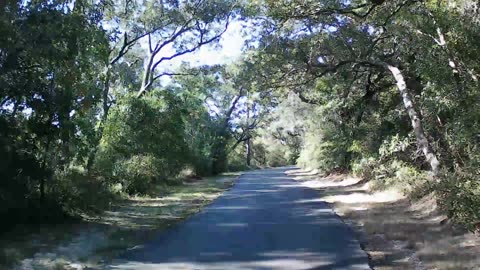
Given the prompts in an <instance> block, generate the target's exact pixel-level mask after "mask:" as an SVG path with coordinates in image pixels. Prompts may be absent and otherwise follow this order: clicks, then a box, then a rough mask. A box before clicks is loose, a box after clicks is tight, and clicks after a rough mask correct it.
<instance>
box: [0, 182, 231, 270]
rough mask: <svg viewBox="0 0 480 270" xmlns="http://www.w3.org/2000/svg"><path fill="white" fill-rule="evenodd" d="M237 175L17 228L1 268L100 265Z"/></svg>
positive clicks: (214, 193) (194, 209)
mask: <svg viewBox="0 0 480 270" xmlns="http://www.w3.org/2000/svg"><path fill="white" fill-rule="evenodd" d="M238 175H239V174H228V175H222V176H221V177H210V178H205V179H202V180H198V181H195V182H189V183H184V184H183V185H179V186H173V187H170V188H169V191H168V192H166V191H165V190H164V189H163V190H159V191H158V193H157V194H162V195H161V196H150V197H131V198H128V199H126V200H124V201H122V202H120V203H118V204H116V205H115V206H113V207H112V209H111V210H110V211H106V212H104V213H102V215H99V216H85V217H84V221H82V222H79V223H75V224H63V225H57V226H52V225H48V226H47V225H45V226H41V227H38V228H23V229H20V228H18V229H17V230H15V231H13V232H12V233H11V234H9V235H8V239H3V240H2V241H1V242H0V248H1V249H2V251H3V252H0V255H1V254H3V258H0V269H22V270H23V269H35V270H37V269H38V270H43V269H45V270H46V269H59V270H61V269H103V266H104V265H105V263H107V262H108V261H109V260H111V259H112V258H114V257H115V256H117V255H119V254H120V253H122V252H124V251H125V250H128V249H134V248H137V247H138V246H139V245H141V244H142V243H144V242H145V241H147V240H148V239H150V238H151V237H152V235H154V234H157V233H158V232H159V231H161V230H162V229H165V228H167V227H169V226H172V225H174V224H175V223H177V222H179V221H181V220H183V219H184V218H185V217H187V216H189V215H192V214H194V213H196V212H198V211H200V210H201V209H202V207H204V206H205V205H206V204H208V203H210V202H211V201H212V200H214V199H215V198H217V197H218V196H219V195H220V194H221V193H222V192H223V191H225V190H226V189H228V188H230V187H231V186H232V185H233V181H234V180H235V179H236V177H237V176H238ZM12 265H14V266H12Z"/></svg>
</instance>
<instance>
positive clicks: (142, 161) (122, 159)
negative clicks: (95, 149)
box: [95, 92, 189, 193]
mask: <svg viewBox="0 0 480 270" xmlns="http://www.w3.org/2000/svg"><path fill="white" fill-rule="evenodd" d="M178 104H179V101H178V100H177V99H175V98H174V97H173V96H171V95H170V94H168V93H167V92H161V93H158V92H153V93H151V94H149V95H147V96H145V97H144V98H142V99H138V98H137V97H136V96H135V95H127V96H125V97H124V98H123V99H122V100H121V101H119V103H118V104H117V106H116V107H115V108H113V109H112V110H111V111H110V114H109V117H108V119H107V121H106V123H105V127H104V131H103V137H102V140H101V142H100V150H99V153H98V155H97V161H96V164H95V168H96V170H98V171H99V172H101V174H102V175H105V176H107V177H108V178H110V179H111V181H113V182H118V183H121V184H123V186H124V188H125V190H126V191H128V192H129V193H137V192H139V193H144V192H146V190H147V189H148V187H149V184H151V183H153V182H157V183H158V182H161V181H167V180H168V178H170V177H173V176H175V175H176V174H178V173H179V172H180V170H181V169H182V168H183V167H184V166H185V165H186V163H187V161H188V160H189V153H188V151H187V144H186V142H185V137H184V127H183V125H182V111H181V110H180V107H179V106H178ZM145 123H148V125H145Z"/></svg>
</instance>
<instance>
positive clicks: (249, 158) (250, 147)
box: [246, 138, 252, 166]
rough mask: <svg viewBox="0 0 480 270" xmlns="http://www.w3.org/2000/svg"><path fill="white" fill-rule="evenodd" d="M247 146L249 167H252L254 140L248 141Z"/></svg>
mask: <svg viewBox="0 0 480 270" xmlns="http://www.w3.org/2000/svg"><path fill="white" fill-rule="evenodd" d="M246 146H247V166H250V165H251V164H252V139H250V138H249V139H248V140H247V141H246Z"/></svg>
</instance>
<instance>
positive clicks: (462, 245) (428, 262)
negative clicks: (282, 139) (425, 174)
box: [288, 170, 480, 270]
mask: <svg viewBox="0 0 480 270" xmlns="http://www.w3.org/2000/svg"><path fill="white" fill-rule="evenodd" d="M288 174H290V175H291V176H293V177H294V178H295V179H296V180H297V181H301V182H302V184H303V185H305V186H308V187H311V188H314V189H317V190H319V191H321V192H319V196H321V198H322V199H323V200H325V201H327V202H328V203H330V204H331V206H332V207H333V208H334V210H335V211H336V212H337V214H338V215H340V216H341V217H342V218H343V220H344V221H345V222H346V223H348V224H350V225H351V226H352V228H354V230H355V231H356V232H357V235H358V238H359V240H360V242H361V243H362V247H363V248H364V250H365V251H366V252H367V253H368V254H369V257H370V260H371V265H372V266H373V268H374V269H379V270H380V269H381V270H387V269H388V270H391V269H419V270H420V269H480V237H479V236H477V235H474V234H472V233H470V232H467V231H466V230H464V229H462V228H459V227H457V226H455V225H453V224H451V223H449V222H447V223H446V224H444V222H442V223H441V221H442V220H444V219H445V216H444V215H443V214H442V213H441V212H440V211H439V210H438V209H437V206H436V202H435V199H434V198H433V196H426V197H424V198H422V199H421V200H419V201H416V202H412V201H410V200H409V199H408V198H406V197H405V196H404V195H403V194H402V193H401V192H399V191H398V190H395V189H390V190H384V191H377V192H371V191H370V188H369V183H368V182H365V181H362V179H359V178H356V177H351V176H348V175H331V176H327V177H322V176H319V175H318V174H316V172H314V171H302V170H292V171H289V172H288Z"/></svg>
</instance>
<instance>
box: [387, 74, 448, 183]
mask: <svg viewBox="0 0 480 270" xmlns="http://www.w3.org/2000/svg"><path fill="white" fill-rule="evenodd" d="M387 68H388V70H389V71H390V72H391V73H392V75H393V77H394V78H395V81H396V83H397V88H398V91H399V92H400V95H401V97H402V100H403V105H404V106H405V109H406V110H407V113H408V116H409V117H410V121H411V124H412V128H413V132H414V133H415V137H416V138H417V145H418V147H419V148H420V149H421V150H422V152H423V155H424V156H425V159H426V160H427V162H428V163H429V164H430V168H431V170H432V173H433V176H434V177H436V176H438V175H439V173H440V162H439V161H438V158H437V156H436V154H435V152H434V151H433V149H432V147H431V145H430V143H429V141H428V138H427V136H425V131H424V129H423V125H422V121H421V119H420V115H419V114H418V112H417V109H416V108H415V105H414V103H413V99H412V97H411V95H410V93H409V91H408V90H409V89H408V88H407V84H406V83H405V78H404V76H403V74H402V72H401V71H400V69H398V68H397V67H395V66H392V65H387Z"/></svg>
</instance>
